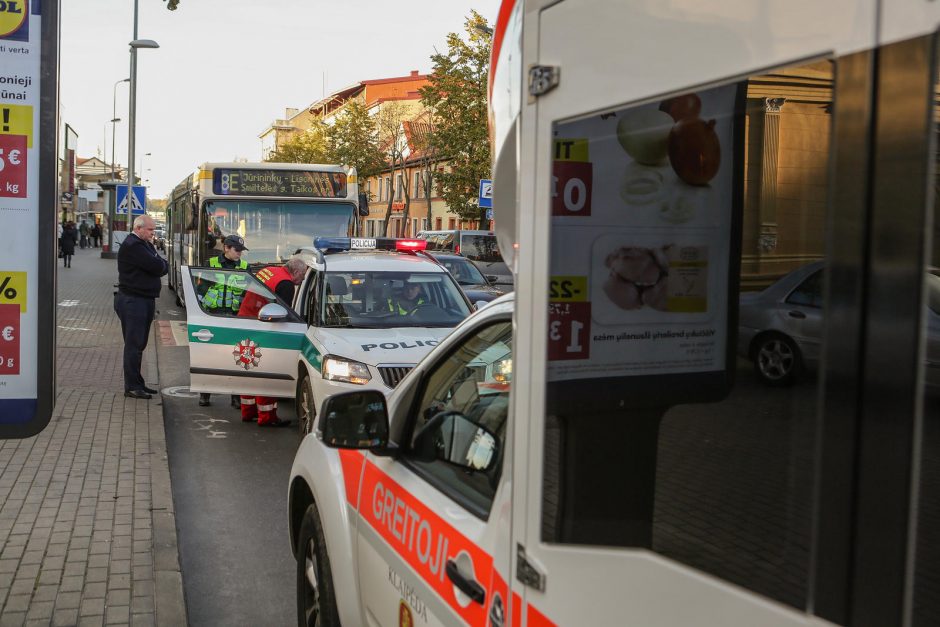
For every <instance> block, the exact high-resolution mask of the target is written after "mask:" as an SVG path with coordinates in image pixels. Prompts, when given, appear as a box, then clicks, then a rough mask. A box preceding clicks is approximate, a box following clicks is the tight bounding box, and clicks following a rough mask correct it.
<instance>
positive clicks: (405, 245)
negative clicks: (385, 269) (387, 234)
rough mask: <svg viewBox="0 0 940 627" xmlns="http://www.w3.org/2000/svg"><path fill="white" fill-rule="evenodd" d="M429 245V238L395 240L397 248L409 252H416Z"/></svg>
mask: <svg viewBox="0 0 940 627" xmlns="http://www.w3.org/2000/svg"><path fill="white" fill-rule="evenodd" d="M427 247H428V242H427V240H423V239H398V240H395V250H404V251H409V252H415V251H419V250H424V249H425V248H427Z"/></svg>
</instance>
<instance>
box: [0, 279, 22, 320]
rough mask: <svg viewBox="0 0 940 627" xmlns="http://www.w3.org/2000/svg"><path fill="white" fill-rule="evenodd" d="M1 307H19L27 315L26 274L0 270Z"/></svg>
mask: <svg viewBox="0 0 940 627" xmlns="http://www.w3.org/2000/svg"><path fill="white" fill-rule="evenodd" d="M0 305H19V306H20V313H26V273H25V272H6V271H3V270H0Z"/></svg>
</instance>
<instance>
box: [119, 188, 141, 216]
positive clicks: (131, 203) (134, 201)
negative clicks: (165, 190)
mask: <svg viewBox="0 0 940 627" xmlns="http://www.w3.org/2000/svg"><path fill="white" fill-rule="evenodd" d="M133 190H134V193H133V194H128V193H127V185H118V186H117V188H116V189H115V194H114V196H115V202H117V208H116V209H115V210H114V213H116V214H117V215H119V216H120V215H125V216H126V215H127V209H128V207H130V210H131V215H132V216H140V215H143V214H145V213H147V188H146V187H144V186H143V185H134V187H133Z"/></svg>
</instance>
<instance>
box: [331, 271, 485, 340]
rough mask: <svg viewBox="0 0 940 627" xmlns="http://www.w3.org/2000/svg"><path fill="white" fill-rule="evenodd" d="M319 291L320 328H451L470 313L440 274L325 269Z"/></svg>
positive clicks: (448, 278)
mask: <svg viewBox="0 0 940 627" xmlns="http://www.w3.org/2000/svg"><path fill="white" fill-rule="evenodd" d="M319 293H320V298H319V299H318V300H319V302H320V318H321V320H322V321H323V326H324V327H332V328H353V329H391V328H400V327H446V328H451V327H455V326H457V324H458V323H460V321H461V320H463V319H464V318H466V317H467V316H468V315H469V314H470V309H469V307H468V306H467V302H466V301H465V300H464V298H463V296H462V295H461V292H460V288H458V287H457V285H456V284H455V283H454V280H453V278H451V276H450V275H449V274H447V273H445V272H424V273H418V272H327V273H326V275H325V277H324V280H323V282H322V285H321V286H320V289H319Z"/></svg>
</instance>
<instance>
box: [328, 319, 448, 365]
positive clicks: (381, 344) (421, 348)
mask: <svg viewBox="0 0 940 627" xmlns="http://www.w3.org/2000/svg"><path fill="white" fill-rule="evenodd" d="M452 330H453V329H450V328H438V327H406V328H400V329H324V328H322V327H321V328H320V329H317V337H318V338H319V340H320V342H322V344H323V347H324V349H325V350H326V353H328V354H330V355H336V356H337V357H346V358H347V359H354V360H356V361H361V362H363V363H366V364H369V365H372V366H375V365H379V364H416V363H418V362H419V361H421V358H422V357H424V356H425V355H427V354H428V353H429V352H430V350H431V349H432V348H434V347H435V346H437V345H438V343H439V342H440V341H441V340H442V339H444V337H446V336H447V334H448V333H450V332H451V331H452Z"/></svg>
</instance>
